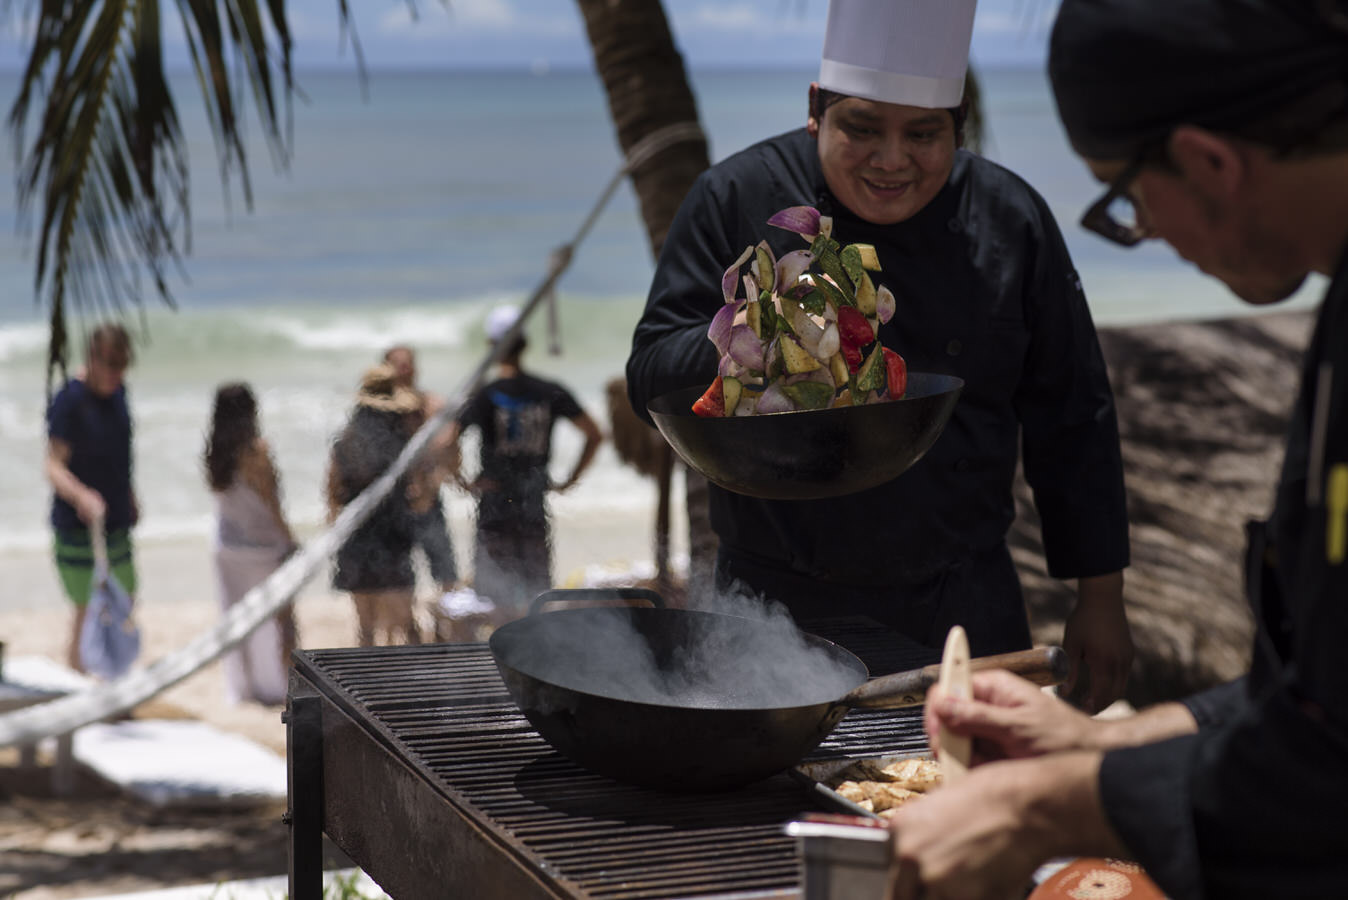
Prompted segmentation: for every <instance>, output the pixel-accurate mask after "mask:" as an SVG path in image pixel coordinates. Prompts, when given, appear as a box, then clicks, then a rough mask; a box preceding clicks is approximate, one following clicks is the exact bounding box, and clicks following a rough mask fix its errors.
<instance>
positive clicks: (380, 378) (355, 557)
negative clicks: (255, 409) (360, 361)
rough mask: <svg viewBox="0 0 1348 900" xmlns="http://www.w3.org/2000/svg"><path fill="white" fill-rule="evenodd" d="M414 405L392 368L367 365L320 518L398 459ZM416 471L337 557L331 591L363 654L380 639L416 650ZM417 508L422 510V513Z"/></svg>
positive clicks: (333, 514)
mask: <svg viewBox="0 0 1348 900" xmlns="http://www.w3.org/2000/svg"><path fill="white" fill-rule="evenodd" d="M421 408H422V402H421V398H420V397H419V396H418V395H417V394H416V392H415V391H412V390H411V389H409V388H407V387H403V386H402V385H400V384H399V383H398V377H397V374H396V373H395V372H394V370H393V367H392V366H389V365H387V364H384V365H378V366H374V367H373V368H371V369H369V370H367V371H366V372H365V374H364V376H363V377H362V378H361V382H360V390H359V391H357V393H356V403H355V407H354V408H353V409H352V411H351V416H350V418H349V419H348V420H347V423H346V426H345V427H344V428H343V429H342V431H341V433H340V434H339V435H338V436H337V439H336V441H335V442H334V443H333V447H332V454H331V456H330V458H329V460H328V475H327V490H326V494H327V504H328V519H329V521H333V520H335V519H336V518H337V514H338V513H339V512H341V510H342V509H343V508H344V507H345V506H346V505H347V504H348V503H350V502H351V501H352V500H354V499H356V497H358V496H359V495H360V493H361V492H362V491H364V490H365V489H366V488H367V487H369V486H370V485H371V484H372V483H373V482H374V481H375V479H377V478H378V477H379V476H380V475H382V474H383V473H384V472H385V471H386V470H387V469H388V468H389V466H391V465H392V464H393V462H394V460H396V459H397V458H398V454H399V453H401V452H402V449H403V447H404V446H406V444H407V441H408V439H409V438H410V437H411V436H412V434H414V433H415V430H416V427H417V424H418V422H419V421H420V414H421ZM416 478H417V475H416V472H415V471H414V472H412V473H410V474H405V475H404V476H403V477H402V478H401V479H399V481H398V483H397V484H396V485H395V486H394V488H393V490H392V491H390V492H389V494H388V496H386V497H385V498H384V499H383V500H382V501H381V502H380V504H379V505H378V507H376V508H375V510H374V511H373V512H372V513H371V514H370V516H369V518H367V519H366V520H365V521H364V522H363V523H361V525H360V527H359V528H357V529H356V530H355V531H354V532H353V533H352V534H351V536H350V537H349V538H347V540H346V543H344V544H343V545H342V546H341V547H340V548H339V549H338V551H337V559H336V570H335V572H334V575H333V580H332V584H333V587H335V588H337V589H338V590H340V591H346V592H348V593H350V594H351V599H352V601H353V602H354V604H355V607H356V622H357V639H358V642H359V644H360V646H362V647H370V646H373V645H374V644H375V642H376V641H377V640H378V639H379V638H380V637H382V638H383V639H384V640H385V641H386V642H387V643H395V642H397V641H399V640H401V641H405V642H406V643H409V644H419V643H421V629H420V626H419V625H418V624H417V620H416V610H415V588H416V576H415V573H414V571H413V569H412V545H413V542H414V541H415V527H414V521H415V516H416V514H417V513H418V512H420V511H421V509H418V508H417V507H416V504H415V503H414V502H413V499H412V498H413V495H418V494H419V495H422V496H424V492H418V491H416V490H415V488H414V487H413V486H412V483H413V481H414V480H415V479H416ZM422 509H424V507H422Z"/></svg>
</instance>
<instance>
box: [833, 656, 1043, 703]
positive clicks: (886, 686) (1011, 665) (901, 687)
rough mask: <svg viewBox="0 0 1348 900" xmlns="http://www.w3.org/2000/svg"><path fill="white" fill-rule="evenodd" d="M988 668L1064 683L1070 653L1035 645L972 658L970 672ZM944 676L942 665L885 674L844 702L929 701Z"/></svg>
mask: <svg viewBox="0 0 1348 900" xmlns="http://www.w3.org/2000/svg"><path fill="white" fill-rule="evenodd" d="M984 669H1006V670H1008V671H1010V672H1012V673H1013V674H1016V675H1019V676H1020V677H1021V678H1024V679H1027V680H1029V681H1033V682H1034V683H1035V684H1038V685H1044V686H1047V685H1053V684H1061V683H1062V682H1064V681H1066V680H1067V654H1066V653H1064V652H1063V649H1062V648H1061V647H1035V648H1034V649H1033V650H1018V651H1016V652H1015V653H1001V654H998V655H996V656H980V657H977V658H976V659H973V660H970V662H969V671H971V672H981V671H982V670H984ZM940 677H941V667H940V666H939V665H931V666H926V667H924V668H921V669H912V670H910V671H907V672H898V673H896V674H894V675H884V676H881V677H880V678H875V679H872V680H871V681H868V682H866V683H865V684H863V685H861V686H860V687H858V688H856V689H855V690H853V691H851V692H849V693H848V694H847V695H846V696H845V697H843V698H842V700H841V701H840V702H841V703H844V704H846V705H847V706H851V707H853V708H856V709H895V708H897V707H900V706H920V705H921V704H922V703H924V702H926V699H927V690H928V689H929V688H930V687H931V686H932V685H934V684H935V683H936V682H937V680H938V679H939V678H940Z"/></svg>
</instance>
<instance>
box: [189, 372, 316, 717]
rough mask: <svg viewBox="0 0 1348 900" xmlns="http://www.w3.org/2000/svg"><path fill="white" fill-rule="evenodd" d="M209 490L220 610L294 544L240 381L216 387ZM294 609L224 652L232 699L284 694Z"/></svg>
mask: <svg viewBox="0 0 1348 900" xmlns="http://www.w3.org/2000/svg"><path fill="white" fill-rule="evenodd" d="M203 463H204V466H205V469H206V482H207V484H208V485H209V486H210V489H211V493H212V494H214V496H215V525H216V529H215V577H216V595H217V597H218V598H219V601H220V610H221V612H225V611H226V610H228V609H229V608H230V607H231V606H233V605H234V604H236V603H238V602H239V601H240V600H242V599H243V597H244V595H245V594H247V593H248V591H249V590H251V589H252V588H254V587H256V586H257V585H259V584H261V583H262V582H263V581H265V580H266V579H267V577H268V576H269V575H271V573H272V572H274V571H276V569H277V568H278V567H279V566H280V565H281V563H282V562H284V561H285V559H286V557H288V556H289V555H290V554H291V553H293V552H294V550H295V549H296V547H297V546H298V545H297V544H296V542H295V536H294V534H293V533H292V532H291V530H290V525H289V524H288V523H287V522H286V517H285V513H284V512H283V511H282V509H281V481H280V476H279V475H278V474H277V471H276V466H275V464H274V463H273V462H272V457H271V449H270V448H269V447H268V446H267V442H266V440H265V439H264V438H263V437H262V433H261V429H260V428H259V426H258V415H257V398H256V397H255V396H254V395H253V391H252V388H250V387H249V386H248V385H247V384H244V383H241V382H239V383H233V384H224V385H221V386H220V387H219V388H218V389H217V390H216V392H215V403H214V406H213V407H212V410H211V428H210V432H209V433H208V434H207V436H206V449H205V453H204V454H203ZM296 646H297V637H296V631H295V613H294V610H293V609H292V608H291V606H289V605H287V606H285V607H284V608H283V609H281V610H280V611H279V612H277V614H276V616H275V617H274V618H272V619H270V620H268V621H266V622H263V623H262V624H261V625H259V626H258V627H257V628H256V629H254V631H253V633H252V634H250V635H249V636H248V637H247V638H245V639H244V640H243V642H242V643H241V644H240V645H239V646H238V648H237V649H235V650H232V651H230V653H229V654H228V655H226V656H225V658H224V669H225V684H226V689H227V691H228V695H229V699H230V701H231V702H234V703H238V702H241V701H246V702H251V703H260V704H262V705H264V706H275V705H278V704H281V703H284V702H285V698H286V688H287V682H288V678H289V676H288V672H289V665H290V664H289V661H290V653H291V651H293V650H294V649H295V647H296Z"/></svg>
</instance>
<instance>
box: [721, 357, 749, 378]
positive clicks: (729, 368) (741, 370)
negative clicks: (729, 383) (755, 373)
mask: <svg viewBox="0 0 1348 900" xmlns="http://www.w3.org/2000/svg"><path fill="white" fill-rule="evenodd" d="M748 373H749V370H748V369H746V368H745V367H744V366H742V365H740V364H739V363H737V362H735V360H734V359H733V358H732V357H730V356H722V357H721V362H720V363H719V364H718V365H717V367H716V374H717V375H720V376H721V377H722V378H739V379H743V378H744V377H745V376H746V375H748Z"/></svg>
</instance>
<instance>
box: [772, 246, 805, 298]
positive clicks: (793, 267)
mask: <svg viewBox="0 0 1348 900" xmlns="http://www.w3.org/2000/svg"><path fill="white" fill-rule="evenodd" d="M812 262H814V254H813V253H811V252H810V251H809V250H792V251H791V252H790V253H788V254H786V255H785V256H783V257H782V258H781V259H779V260H777V293H779V294H785V293H786V292H787V291H788V290H790V289H792V288H794V287H795V286H796V282H797V280H798V279H799V278H800V276H801V275H803V274H805V270H806V269H808V268H809V267H810V263H812Z"/></svg>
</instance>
